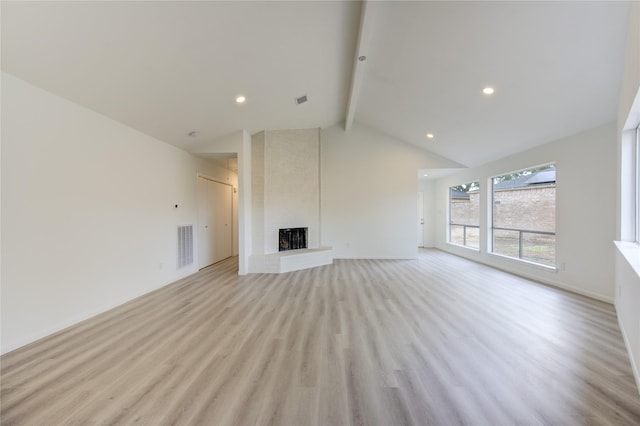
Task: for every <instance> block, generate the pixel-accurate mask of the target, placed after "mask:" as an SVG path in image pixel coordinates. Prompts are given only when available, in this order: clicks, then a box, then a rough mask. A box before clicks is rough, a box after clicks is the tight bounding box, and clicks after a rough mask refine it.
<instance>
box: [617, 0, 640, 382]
mask: <svg viewBox="0 0 640 426" xmlns="http://www.w3.org/2000/svg"><path fill="white" fill-rule="evenodd" d="M628 28H629V33H628V36H627V47H626V50H625V68H624V74H623V80H622V85H621V88H620V106H619V109H618V126H617V130H618V140H617V142H618V143H617V155H618V156H617V160H618V168H617V186H616V189H617V190H616V194H617V203H616V206H617V215H616V218H617V227H616V239H618V240H623V241H627V243H620V244H618V247H619V249H618V250H616V252H615V253H616V272H615V285H616V292H615V294H616V299H615V304H616V311H617V314H618V322H619V323H620V328H621V330H622V334H623V336H624V339H625V343H626V345H627V351H628V352H629V358H630V360H631V366H632V368H633V372H634V375H635V378H636V385H637V386H638V389H639V390H640V375H639V374H638V371H639V370H640V309H638V306H640V275H639V274H640V267H639V266H640V265H638V264H639V263H640V262H639V260H640V247H639V246H638V245H637V244H635V243H633V240H634V239H635V196H636V193H637V191H638V188H636V187H635V166H634V151H633V146H634V143H635V128H636V127H637V126H638V124H640V4H639V3H637V2H634V3H633V4H632V6H631V12H630V17H629V26H628Z"/></svg>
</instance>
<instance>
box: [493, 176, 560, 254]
mask: <svg viewBox="0 0 640 426" xmlns="http://www.w3.org/2000/svg"><path fill="white" fill-rule="evenodd" d="M491 182H492V205H493V209H492V210H493V214H492V218H493V219H492V220H493V229H492V231H493V232H492V234H493V235H492V236H493V238H492V243H493V244H492V252H493V253H496V254H500V255H503V256H508V257H513V258H515V259H521V260H526V261H528V262H533V263H538V264H542V265H547V266H555V264H556V166H555V164H547V165H544V166H540V167H534V168H531V169H526V170H518V171H516V172H512V173H507V174H504V175H500V176H494V177H493V178H491Z"/></svg>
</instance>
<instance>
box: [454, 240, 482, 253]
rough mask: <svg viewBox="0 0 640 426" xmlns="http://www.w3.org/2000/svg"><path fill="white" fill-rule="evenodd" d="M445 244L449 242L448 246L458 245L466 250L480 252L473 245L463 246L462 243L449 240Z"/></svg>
mask: <svg viewBox="0 0 640 426" xmlns="http://www.w3.org/2000/svg"><path fill="white" fill-rule="evenodd" d="M447 244H449V245H450V246H453V247H460V248H463V249H467V250H471V251H475V252H478V253H480V249H477V248H475V247H469V246H463V245H462V244H456V243H452V242H450V241H447Z"/></svg>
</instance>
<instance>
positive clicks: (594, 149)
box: [435, 123, 616, 302]
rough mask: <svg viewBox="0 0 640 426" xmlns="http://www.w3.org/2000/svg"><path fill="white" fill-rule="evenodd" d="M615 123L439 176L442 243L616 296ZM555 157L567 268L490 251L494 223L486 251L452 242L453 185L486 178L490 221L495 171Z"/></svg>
mask: <svg viewBox="0 0 640 426" xmlns="http://www.w3.org/2000/svg"><path fill="white" fill-rule="evenodd" d="M615 138H616V128H615V124H614V123H611V124H608V125H605V126H601V127H598V128H595V129H592V130H589V131H586V132H583V133H580V134H577V135H574V136H570V137H567V138H564V139H561V140H558V141H554V142H551V143H548V144H546V145H543V146H540V147H537V148H535V149H532V150H529V151H525V152H522V153H520V154H516V155H512V156H510V157H507V158H504V159H501V160H498V161H495V162H492V163H489V164H486V165H484V166H481V167H477V168H472V169H467V170H465V171H463V172H459V173H455V174H453V175H450V176H447V177H445V178H442V179H439V180H438V181H437V182H436V193H435V196H436V213H437V214H436V224H435V229H436V247H438V248H439V249H441V250H445V251H448V252H451V253H454V254H458V255H461V256H464V257H467V258H469V259H473V260H476V261H478V262H482V263H486V264H489V265H492V266H495V267H498V268H501V269H504V270H507V271H510V272H514V273H517V274H520V275H523V276H527V277H530V278H533V279H536V280H539V281H542V282H546V283H549V284H553V285H556V286H559V287H563V288H567V289H570V290H572V291H575V292H578V293H581V294H585V295H588V296H591V297H595V298H598V299H601V300H605V301H609V302H612V301H613V296H614V286H613V278H614V254H613V250H612V241H613V239H614V236H615V223H616V220H615V192H614V191H613V188H615V167H616V166H615V164H616V159H615V150H614V149H613V147H614V146H615ZM550 162H555V163H556V166H557V186H556V188H557V189H556V194H557V201H556V203H557V204H556V231H557V235H556V259H557V266H558V267H560V266H561V265H562V264H564V265H565V267H566V269H565V270H557V271H556V270H549V269H547V268H543V267H539V266H535V265H528V264H525V263H523V262H520V261H517V260H512V259H506V258H503V257H499V256H495V255H492V254H489V253H487V241H488V238H489V235H488V232H487V228H488V227H487V226H481V228H480V246H481V249H480V251H475V250H471V249H468V248H464V247H459V246H456V245H452V244H448V243H447V241H446V231H447V205H448V189H449V187H450V186H454V185H457V184H460V183H463V182H469V181H472V180H479V181H480V185H481V188H480V190H481V197H480V200H481V201H480V223H481V224H487V223H488V222H489V221H490V217H489V213H488V212H489V208H490V206H489V205H488V204H489V203H488V200H487V198H488V197H487V191H488V189H487V188H488V180H489V178H490V177H491V176H495V175H498V174H502V173H506V172H510V171H514V170H519V169H523V168H528V167H531V166H536V165H541V164H545V163H550Z"/></svg>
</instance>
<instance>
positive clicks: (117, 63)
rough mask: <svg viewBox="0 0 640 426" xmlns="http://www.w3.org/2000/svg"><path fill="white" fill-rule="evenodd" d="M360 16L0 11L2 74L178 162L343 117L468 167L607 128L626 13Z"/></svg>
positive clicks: (445, 11) (113, 9) (438, 10)
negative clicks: (199, 148)
mask: <svg viewBox="0 0 640 426" xmlns="http://www.w3.org/2000/svg"><path fill="white" fill-rule="evenodd" d="M361 6H362V5H361V3H359V2H344V1H343V2H338V1H336V2H302V1H300V2H260V1H259V2H217V1H216V2H69V3H61V2H42V3H34V2H15V3H14V2H6V1H3V2H2V3H1V6H0V7H1V12H2V22H1V23H2V30H1V31H2V34H1V35H2V68H3V70H5V71H7V72H9V73H11V74H14V75H16V76H18V77H20V78H22V79H24V80H26V81H29V82H31V83H33V84H35V85H37V86H40V87H42V88H44V89H46V90H49V91H51V92H53V93H56V94H58V95H60V96H62V97H65V98H67V99H69V100H72V101H74V102H76V103H78V104H81V105H84V106H86V107H88V108H91V109H93V110H95V111H97V112H99V113H102V114H104V115H107V116H109V117H111V118H113V119H115V120H117V121H120V122H122V123H124V124H127V125H129V126H131V127H133V128H135V129H138V130H140V131H142V132H144V133H147V134H149V135H152V136H154V137H156V138H158V139H160V140H163V141H165V142H168V143H170V144H173V145H176V146H178V147H185V148H186V147H190V146H193V145H194V143H199V142H207V141H211V140H215V139H217V138H220V137H222V136H225V135H228V134H230V133H232V132H234V131H237V130H239V129H242V128H244V129H247V130H249V131H250V132H252V133H253V132H257V131H260V130H265V129H286V128H308V127H327V126H331V125H333V124H337V123H340V122H342V121H343V120H344V119H345V117H346V115H347V111H348V109H347V105H349V109H350V111H351V112H352V114H353V117H354V118H355V120H356V121H358V122H361V123H363V124H366V125H368V126H370V127H373V128H375V129H377V130H379V131H380V132H382V133H385V134H388V135H390V136H393V137H395V138H397V139H400V140H403V141H406V142H409V143H413V144H415V145H418V146H420V147H422V148H424V149H426V150H429V151H431V152H434V153H437V154H439V155H441V156H443V157H446V158H449V159H451V160H453V161H456V162H458V163H461V164H464V165H466V166H475V165H479V164H483V163H486V162H488V161H491V160H493V159H497V158H500V157H504V156H506V155H509V154H512V153H515V152H519V151H522V150H525V149H528V148H531V147H534V146H536V145H540V144H543V143H546V142H549V141H552V140H554V139H557V138H560V137H563V136H568V135H571V134H574V133H577V132H580V131H582V130H586V129H589V128H592V127H595V126H598V125H600V124H604V123H607V122H610V121H612V120H614V119H615V118H616V110H617V103H618V92H619V87H620V81H621V77H622V60H623V51H624V43H625V34H626V28H627V14H628V9H629V5H628V3H625V2H580V1H576V2H483V1H475V2H395V1H391V2H373V3H371V2H370V3H369V4H368V5H367V8H366V11H367V13H366V14H364V19H363V20H362V22H361V16H360V15H361ZM361 28H364V30H365V31H364V32H363V33H362V35H363V36H366V37H364V38H366V40H361V42H360V50H359V51H358V52H357V50H356V48H357V45H358V37H359V34H360V32H361ZM363 49H364V50H363ZM357 53H366V56H367V60H366V61H365V62H360V63H358V65H357V68H354V63H356V62H355V56H356V54H357ZM354 70H357V71H358V72H357V73H354ZM485 85H491V86H493V87H495V89H496V93H495V94H494V95H493V96H491V97H487V96H485V95H482V93H481V90H482V88H483V87H484V86H485ZM352 90H354V91H355V92H356V95H357V96H356V97H354V98H353V100H352V101H351V102H350V101H349V96H350V93H351V91H352ZM239 94H243V95H245V96H246V97H247V102H246V103H245V104H243V105H238V104H236V103H235V102H234V99H235V97H236V96H237V95H239ZM302 94H307V95H308V97H309V102H308V103H306V104H303V105H300V106H297V105H296V104H295V103H294V97H296V96H299V95H302ZM192 130H197V131H198V132H199V134H198V137H197V138H195V139H194V138H190V137H189V136H188V133H189V132H190V131H192ZM427 132H432V133H434V134H435V139H433V140H429V141H428V140H426V139H425V134H426V133H427Z"/></svg>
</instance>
